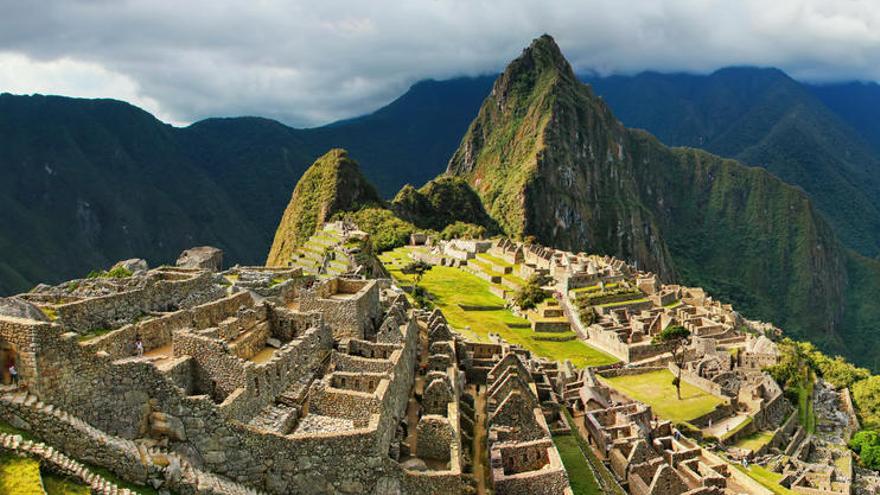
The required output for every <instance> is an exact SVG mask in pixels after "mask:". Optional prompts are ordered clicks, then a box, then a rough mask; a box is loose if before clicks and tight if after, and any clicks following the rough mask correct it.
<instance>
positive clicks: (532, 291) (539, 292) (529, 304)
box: [513, 275, 547, 310]
mask: <svg viewBox="0 0 880 495" xmlns="http://www.w3.org/2000/svg"><path fill="white" fill-rule="evenodd" d="M546 297H547V293H546V292H544V289H542V288H541V277H540V276H539V275H532V276H531V278H529V281H528V282H527V283H526V285H524V286H523V287H522V288H521V289H520V290H518V291H517V293H516V295H515V296H514V297H513V302H514V304H516V305H517V306H519V307H520V309H524V310H525V309H535V308H536V307H537V306H538V304H540V303H541V302H542V301H543V300H544V298H546Z"/></svg>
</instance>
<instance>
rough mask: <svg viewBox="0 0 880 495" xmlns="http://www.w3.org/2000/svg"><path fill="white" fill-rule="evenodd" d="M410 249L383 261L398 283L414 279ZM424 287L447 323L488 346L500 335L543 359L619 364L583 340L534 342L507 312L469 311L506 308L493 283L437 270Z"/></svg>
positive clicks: (527, 330)
mask: <svg viewBox="0 0 880 495" xmlns="http://www.w3.org/2000/svg"><path fill="white" fill-rule="evenodd" d="M405 249H406V248H399V249H396V250H394V251H388V252H385V253H382V255H381V256H380V257H379V259H380V260H381V261H382V262H383V263H384V264H385V267H386V269H388V271H389V272H390V273H391V276H393V277H394V278H395V279H397V280H398V281H400V282H402V283H408V282H410V281H411V280H412V279H411V277H408V276H407V275H405V274H402V273H400V267H402V266H404V265H405V264H406V263H408V262H409V261H408V255H406V254H405V253H406V251H405ZM420 286H421V287H423V288H424V289H425V290H427V291H428V292H429V293H430V294H431V296H432V297H433V300H432V302H433V303H434V304H435V305H436V306H437V307H438V308H440V310H441V311H443V314H444V315H445V316H446V319H447V321H449V323H450V324H451V325H452V326H453V327H455V328H456V329H457V330H459V331H460V332H462V333H463V334H465V335H466V336H468V337H470V338H472V339H475V340H480V341H483V342H488V340H489V338H488V337H489V334H490V333H497V334H499V335H501V337H502V338H504V339H505V340H507V341H508V342H510V343H512V344H517V345H520V346H522V347H524V348H526V349H528V350H530V351H532V352H534V353H535V354H537V355H539V356H544V357H546V358H549V359H553V360H558V361H564V360H565V359H570V360H571V362H572V364H574V365H575V366H577V367H586V366H601V365H605V364H611V363H616V362H617V361H618V359H617V358H615V357H614V356H611V355H609V354H606V353H604V352H602V351H600V350H598V349H595V348H593V347H590V346H588V345H586V344H585V343H583V342H582V341H580V340H577V339H575V340H569V341H566V342H549V341H539V340H536V339H533V338H532V336H533V335H534V333H533V332H532V330H531V329H530V328H511V327H510V326H509V325H511V324H512V325H528V321H527V320H525V319H523V318H518V317H516V316H514V315H513V314H512V313H511V312H510V311H508V310H506V309H498V310H491V311H465V310H463V309H461V307H460V306H459V305H465V306H498V307H504V305H505V302H504V299H501V298H500V297H498V296H496V295H494V294H492V293H491V292H489V283H488V282H486V281H485V280H483V279H481V278H479V277H477V276H476V275H473V274H470V273H468V272H465V271H464V270H460V269H458V268H452V267H448V266H435V267H433V268H431V269H430V270H428V271H427V272H425V275H424V276H423V277H422V281H421V283H420Z"/></svg>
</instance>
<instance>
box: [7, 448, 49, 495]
mask: <svg viewBox="0 0 880 495" xmlns="http://www.w3.org/2000/svg"><path fill="white" fill-rule="evenodd" d="M32 494H33V495H43V485H42V484H41V483H40V463H39V462H37V461H35V460H33V459H30V458H28V457H18V456H15V455H12V454H0V495H32Z"/></svg>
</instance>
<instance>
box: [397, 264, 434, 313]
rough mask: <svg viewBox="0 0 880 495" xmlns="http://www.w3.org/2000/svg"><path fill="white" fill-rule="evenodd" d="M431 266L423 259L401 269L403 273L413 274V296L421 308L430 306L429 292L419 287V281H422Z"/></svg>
mask: <svg viewBox="0 0 880 495" xmlns="http://www.w3.org/2000/svg"><path fill="white" fill-rule="evenodd" d="M431 267H432V265H431V264H429V263H426V262H424V261H422V260H416V261H413V262H411V263H409V264H407V265H406V266H404V267H403V268H401V269H400V271H401V273H405V274H407V275H412V276H413V287H412V297H413V300H414V301H415V302H416V304H417V305H418V306H419V307H421V308H428V307H430V302H429V301H428V293H427V291H426V290H425V289H423V288H421V287H419V282H421V281H422V277H423V276H424V275H425V272H427V271H428V270H430V269H431Z"/></svg>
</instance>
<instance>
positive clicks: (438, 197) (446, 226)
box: [391, 176, 498, 239]
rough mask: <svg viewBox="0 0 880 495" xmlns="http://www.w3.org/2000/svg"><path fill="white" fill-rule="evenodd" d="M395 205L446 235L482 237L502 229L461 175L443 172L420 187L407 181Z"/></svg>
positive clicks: (396, 209)
mask: <svg viewBox="0 0 880 495" xmlns="http://www.w3.org/2000/svg"><path fill="white" fill-rule="evenodd" d="M391 208H392V210H394V213H395V214H396V215H397V216H398V217H400V218H401V219H403V220H405V221H407V222H410V223H412V224H413V225H416V226H417V227H419V228H420V229H425V230H434V231H440V232H441V234H440V237H442V238H443V239H452V238H481V237H483V236H485V235H486V234H487V233H496V232H498V226H497V225H496V224H495V222H494V221H493V220H492V218H491V217H489V215H488V214H486V211H485V210H484V209H483V204H482V202H481V201H480V198H479V196H477V194H476V193H475V192H474V190H473V189H471V186H470V185H468V183H467V181H465V180H463V179H461V178H459V177H451V176H440V177H437V178H436V179H433V180H431V181H429V182H428V183H427V184H425V185H424V186H422V187H421V188H419V189H416V188H414V187H412V186H410V185H408V184H407V185H406V186H404V187H403V188H402V189H401V190H400V192H398V193H397V196H395V197H394V200H393V201H392V202H391Z"/></svg>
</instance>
